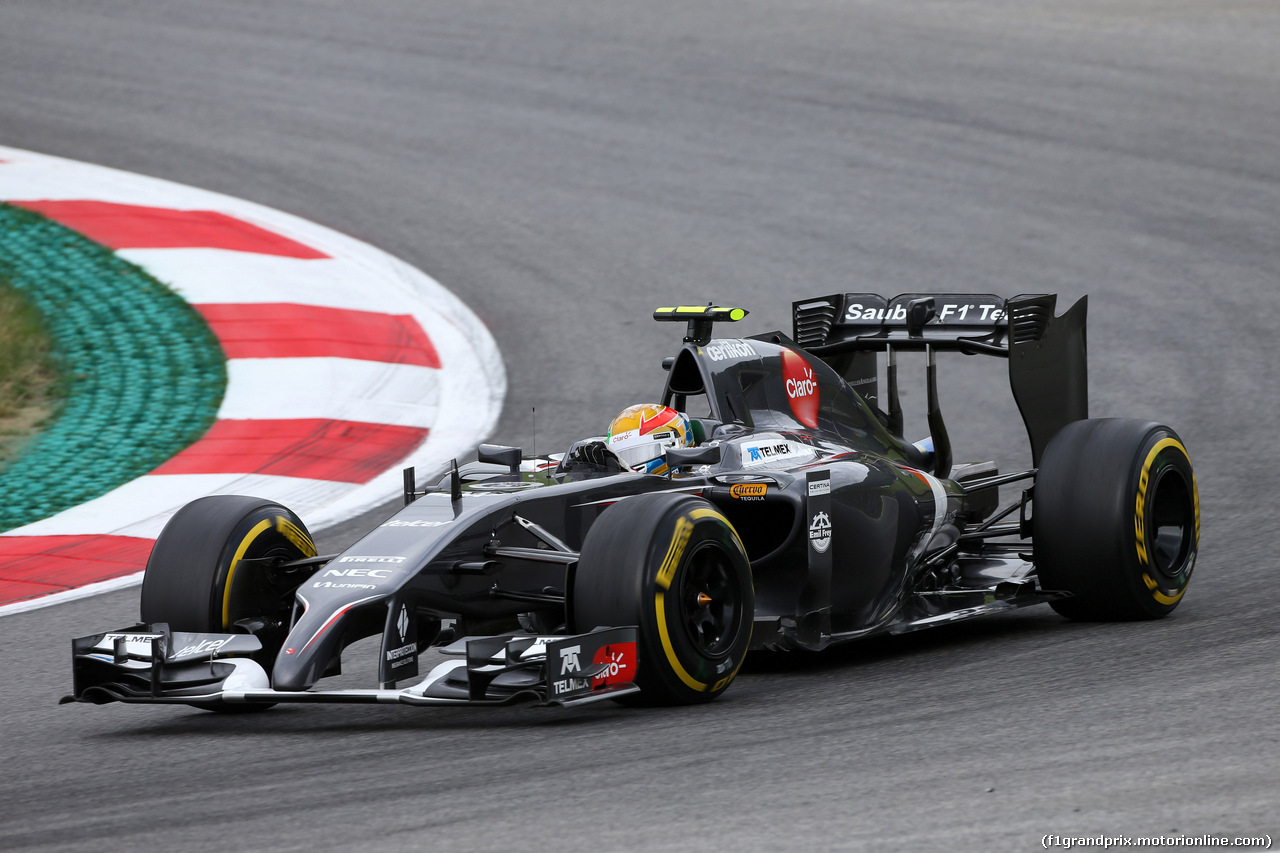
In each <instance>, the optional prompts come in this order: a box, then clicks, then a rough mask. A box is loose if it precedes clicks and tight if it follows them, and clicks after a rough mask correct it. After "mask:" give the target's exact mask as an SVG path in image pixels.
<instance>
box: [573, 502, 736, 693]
mask: <svg viewBox="0 0 1280 853" xmlns="http://www.w3.org/2000/svg"><path fill="white" fill-rule="evenodd" d="M572 614H573V624H574V627H575V630H577V631H589V630H591V629H593V628H596V627H605V626H621V625H636V626H638V627H639V643H638V645H639V652H640V666H639V671H638V675H637V678H636V682H637V684H638V685H639V686H640V693H639V694H638V695H632V696H628V697H625V699H624V700H623V701H627V702H628V704H657V705H684V704H692V703H695V702H706V701H709V700H711V699H714V698H716V697H717V696H719V695H720V694H721V693H723V692H724V690H725V689H726V688H727V687H728V686H729V684H730V683H731V682H732V681H733V678H734V676H735V675H737V673H738V669H739V667H741V666H742V661H743V659H744V658H745V657H746V654H747V648H748V646H749V645H750V642H751V626H752V620H753V618H754V615H755V591H754V589H753V587H752V584H751V564H750V562H749V561H748V560H747V552H746V550H745V549H744V548H743V546H742V542H741V540H740V539H739V538H738V534H737V532H736V531H735V530H734V529H733V525H732V524H730V523H729V520H728V519H727V518H725V517H724V515H722V514H721V513H720V511H719V510H718V509H716V508H715V507H714V506H712V505H711V504H710V503H708V502H707V501H705V500H702V499H701V498H695V497H691V496H688V495H680V494H672V493H669V492H662V493H657V494H648V495H640V496H637V497H633V498H627V499H625V500H622V501H619V502H618V503H616V504H614V505H613V506H612V507H610V508H609V509H607V510H605V512H604V513H602V514H601V516H600V518H599V519H597V520H596V522H595V523H594V524H593V525H592V527H591V529H590V530H589V531H588V532H587V537H586V540H585V541H584V542H583V546H582V554H581V557H580V559H579V561H578V567H577V570H576V571H575V573H574V580H573V597H572Z"/></svg>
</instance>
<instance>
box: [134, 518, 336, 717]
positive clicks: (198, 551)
mask: <svg viewBox="0 0 1280 853" xmlns="http://www.w3.org/2000/svg"><path fill="white" fill-rule="evenodd" d="M315 555H316V547H315V543H314V542H313V541H312V539H311V534H310V533H308V532H307V528H306V526H305V525H304V524H303V523H302V521H301V519H299V518H298V517H297V516H296V515H294V514H293V513H292V512H290V511H289V510H287V509H285V508H284V507H282V506H280V505H279V504H276V503H274V502H272V501H269V500H266V499H264V498H254V497H245V496H243V495H212V496H209V497H205V498H200V499H198V500H195V501H192V502H191V503H189V504H187V505H186V506H184V507H183V508H182V509H180V510H178V512H177V513H176V514H175V515H174V516H173V518H171V519H170V520H169V523H168V524H166V525H165V527H164V530H163V531H162V532H161V533H160V537H159V538H158V539H156V544H155V547H154V548H152V550H151V557H150V558H149V559H148V560H147V568H146V572H145V573H144V574H143V576H142V608H141V609H142V621H143V622H149V623H156V622H165V623H168V625H169V628H170V630H173V631H191V632H195V633H211V634H227V633H239V632H240V631H242V630H245V625H246V624H250V623H260V624H254V627H255V628H256V630H254V633H255V634H256V636H257V637H258V639H259V640H261V641H262V646H263V647H262V650H261V651H259V652H257V653H256V654H254V655H253V658H254V660H256V661H257V662H258V663H259V664H261V665H262V667H263V668H264V669H266V670H267V671H268V672H270V671H271V666H272V664H273V663H274V661H275V658H276V655H277V654H278V653H279V651H280V647H281V644H282V643H283V642H284V638H285V636H286V635H287V634H288V628H289V620H290V614H291V611H292V608H293V592H294V590H296V589H297V586H298V583H300V582H301V580H302V578H303V575H304V574H305V573H300V574H299V573H295V574H293V575H292V576H282V575H280V574H278V573H274V572H272V571H270V568H269V564H268V563H267V562H265V561H259V559H258V558H263V557H268V558H270V557H279V558H282V559H283V560H296V559H300V558H303V557H314V556H315ZM238 622H239V623H241V624H240V625H237V623H238ZM202 707H204V706H202ZM207 707H210V708H211V709H212V710H222V711H250V710H263V709H265V708H267V707H270V706H268V705H216V706H207Z"/></svg>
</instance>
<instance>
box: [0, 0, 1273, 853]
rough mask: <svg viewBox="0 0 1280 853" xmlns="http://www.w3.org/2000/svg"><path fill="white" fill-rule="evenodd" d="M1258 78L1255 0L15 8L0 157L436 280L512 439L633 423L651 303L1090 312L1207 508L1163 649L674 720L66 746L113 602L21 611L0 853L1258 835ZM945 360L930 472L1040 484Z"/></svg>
mask: <svg viewBox="0 0 1280 853" xmlns="http://www.w3.org/2000/svg"><path fill="white" fill-rule="evenodd" d="M1277 44H1280V6H1277V5H1276V4H1274V3H1271V2H1220V3H1214V4H1205V3H1199V2H1128V3H1114V2H1084V3H1073V4H1054V3H1044V2H1025V0H1009V2H1004V3H1001V2H977V1H976V0H975V2H955V3H934V2H913V3H909V4H902V3H897V2H888V0H886V2H871V0H868V1H867V2H836V0H804V2H800V0H796V2H791V3H786V2H776V0H737V1H736V2H727V1H726V0H710V2H700V3H697V4H689V3H682V2H660V0H653V2H648V1H646V2H634V0H631V1H629V2H612V0H596V2H592V3H575V2H563V0H546V2H542V3H538V4H532V3H524V2H465V3H447V4H443V3H442V4H419V3H410V2H391V0H367V1H366V2H362V3H359V4H349V3H340V2H336V0H334V2H320V1H319V0H317V2H302V0H275V2H272V3H269V4H258V3H247V2H244V3H231V2H212V0H202V2H199V3H195V2H189V3H174V4H167V5H164V6H160V5H158V4H154V3H148V2H140V0H133V2H130V0H118V2H113V3H110V4H101V3H91V2H83V0H58V2H52V3H51V2H47V0H8V2H5V3H4V4H2V5H0V141H3V142H4V143H5V144H8V145H12V146H16V147H22V148H29V149H33V150H37V151H42V152H46V153H50V154H58V155H62V156H67V157H72V158H76V159H81V160H87V161H90V162H95V163H101V164H104V165H108V166H115V167H119V168H124V169H130V170H133V171H137V172H141V173H144V174H149V175H156V176H160V177H166V178H171V179H174V180H177V181H181V182H183V183H188V184H193V185H196V186H200V187H205V188H208V189H212V190H217V191H220V192H224V193H230V194H232V195H236V196H240V197H244V198H248V199H250V200H253V201H257V202H260V203H264V204H267V205H270V206H273V207H277V208H280V209H282V210H286V211H289V212H292V213H297V214H300V215H303V216H306V217H308V218H311V219H314V220H316V221H318V222H321V223H323V224H325V225H329V226H331V227H335V228H337V229H339V230H342V231H345V232H347V233H350V234H352V235H354V236H356V237H359V238H361V239H364V240H367V241H369V242H372V243H374V244H375V245H377V246H379V247H381V248H383V249H386V250H388V251H390V252H392V253H393V254H396V255H398V256H400V257H402V258H404V259H405V260H407V261H409V262H410V263H413V264H415V265H417V266H419V267H421V268H422V269H424V270H425V271H427V272H428V273H429V274H431V275H432V276H434V277H436V278H437V279H439V280H440V281H441V282H443V283H444V284H445V285H446V286H447V287H449V288H451V289H452V290H454V291H455V292H456V293H458V294H459V295H460V296H461V297H462V298H463V299H464V300H465V301H467V302H468V304H469V305H470V306H471V307H472V308H473V309H474V310H476V311H477V312H478V313H479V314H480V316H481V317H482V318H483V319H484V320H485V321H486V322H487V323H488V324H489V325H490V327H491V328H492V330H493V332H494V334H495V336H496V337H497V339H498V341H499V344H500V345H501V346H502V347H503V351H504V354H505V357H506V360H507V368H508V371H509V378H510V382H511V391H510V395H509V398H508V405H507V408H506V411H505V413H504V416H503V420H502V423H501V427H500V429H499V431H498V433H497V434H496V436H495V438H496V439H498V440H503V441H509V442H513V443H520V444H524V445H525V446H526V447H529V446H531V445H532V444H533V441H534V437H533V429H532V426H531V421H532V418H531V413H530V408H531V407H532V406H534V405H536V406H537V407H538V413H537V438H536V441H537V445H538V449H540V450H544V451H545V450H548V449H552V448H555V447H559V446H563V445H564V444H565V443H566V442H567V441H568V440H570V439H571V438H574V437H578V436H581V435H586V434H592V433H596V432H599V431H602V430H603V428H604V425H605V424H606V423H607V420H608V418H609V417H610V416H611V415H612V414H613V412H614V411H615V410H617V409H620V408H621V407H622V406H623V405H625V404H628V403H631V402H636V401H638V400H643V399H648V398H652V397H654V396H655V395H656V393H657V389H658V388H659V386H660V382H661V380H662V375H661V372H660V370H659V368H658V362H659V360H660V359H661V357H662V356H663V355H665V354H667V353H668V352H670V351H671V350H672V347H673V346H674V344H675V343H677V342H678V334H676V329H674V328H670V327H662V326H660V325H659V324H656V323H653V322H651V321H650V320H649V319H648V312H649V311H650V310H651V309H652V308H653V307H654V306H655V305H657V304H659V303H670V302H672V301H694V300H704V299H714V300H716V301H717V302H719V303H721V304H725V303H728V304H737V305H742V306H744V307H747V308H749V309H751V311H752V316H751V317H750V318H748V321H747V322H746V325H748V326H749V327H750V328H749V329H748V331H758V330H762V329H764V328H772V327H782V328H784V329H785V328H786V327H787V326H788V324H789V320H788V311H789V304H790V301H791V300H792V299H794V298H799V297H803V296H813V295H820V294H826V293H831V292H836V291H840V290H844V289H866V290H873V291H881V292H885V293H894V292H899V291H908V290H917V289H920V290H927V289H941V290H954V291H966V290H973V291H978V292H984V291H994V292H997V293H1001V294H1013V293H1018V292H1045V291H1056V292H1059V293H1061V294H1063V296H1064V298H1067V299H1074V298H1075V297H1077V296H1079V295H1082V294H1084V293H1088V294H1089V295H1090V314H1091V317H1090V324H1091V330H1090V336H1089V343H1090V358H1091V366H1092V369H1091V374H1090V380H1091V391H1092V413H1093V414H1094V415H1124V416H1138V417H1151V418H1155V419H1159V420H1163V421H1167V422H1168V423H1171V424H1173V425H1174V426H1175V427H1176V428H1177V429H1178V430H1179V431H1180V433H1181V435H1182V437H1183V438H1184V439H1185V441H1186V444H1187V446H1188V447H1189V449H1190V451H1191V454H1192V458H1193V459H1194V460H1195V462H1196V464H1197V470H1198V475H1199V482H1200V493H1201V502H1202V508H1203V517H1204V522H1203V539H1202V551H1201V560H1200V562H1199V565H1198V567H1197V572H1196V578H1195V580H1194V582H1193V583H1192V586H1191V590H1190V592H1189V593H1188V594H1187V596H1186V598H1185V599H1184V601H1183V604H1182V606H1181V607H1180V608H1179V610H1178V611H1177V613H1176V614H1175V615H1174V616H1173V617H1172V618H1170V619H1168V620H1165V621H1163V622H1156V623H1144V624H1119V625H1079V624H1072V623H1069V622H1066V621H1064V620H1062V619H1060V618H1059V617H1057V616H1056V615H1054V614H1053V613H1052V612H1050V611H1049V610H1048V609H1047V608H1043V607H1042V608H1033V609H1030V610H1027V611H1021V612H1018V613H1014V614H1010V615H1008V616H1005V617H1004V618H999V619H994V620H991V621H987V622H980V623H971V624H967V625H964V626H953V627H951V628H944V629H939V630H936V631H933V632H926V633H924V634H922V635H916V636H913V637H910V638H906V639H894V640H883V641H879V640H878V641H873V642H869V643H866V644H863V645H860V646H853V647H848V648H846V649H842V650H839V651H836V652H834V653H831V654H826V655H822V656H817V657H797V656H790V657H785V656H782V657H768V658H760V659H757V660H754V661H753V662H751V663H750V664H749V668H748V670H747V671H746V672H745V673H744V674H743V675H742V676H741V677H740V678H739V680H738V681H737V683H736V684H735V685H734V687H733V688H732V689H731V690H730V691H729V692H728V693H727V694H726V695H725V696H724V697H723V698H722V700H720V701H718V702H715V703H713V704H711V705H709V706H704V707H697V708H688V709H676V710H657V711H654V710H648V711H633V710H625V709H621V708H613V707H608V708H596V709H587V710H582V711H575V712H568V713H566V712H561V711H553V710H528V709H523V710H509V711H499V712H482V711H476V710H443V711H422V710H414V709H408V708H403V709H402V708H393V707H385V708H384V707H329V708H324V707H310V708H277V709H274V710H272V711H270V712H268V713H266V714H260V715H253V716H248V717H224V716H215V715H212V714H206V713H202V712H197V711H187V710H182V709H176V708H130V707H123V706H111V707H102V708H98V707H89V706H78V705H77V706H70V707H61V708H60V707H58V706H57V705H56V704H55V703H56V701H57V699H58V697H59V696H61V695H63V694H64V693H66V692H68V691H69V689H70V661H69V660H68V651H69V650H68V646H69V643H68V639H69V638H70V637H72V636H73V635H78V634H84V633H90V632H92V631H95V630H103V629H108V628H114V627H117V626H119V625H122V624H128V623H129V622H131V621H132V620H133V619H134V618H135V616H136V608H137V591H136V590H127V591H123V592H118V593H113V594H109V595H104V596H101V597H98V598H94V599H91V600H85V601H78V602H74V603H70V604H64V605H60V606H57V607H53V608H49V609H46V610H41V611H38V612H33V613H27V614H20V615H15V616H10V617H5V618H3V619H0V640H2V641H3V645H2V647H0V715H2V718H3V721H4V726H5V734H4V735H3V739H2V740H0V768H3V769H2V770H0V848H2V849H22V850H100V849H126V848H129V849H174V850H193V851H195V850H210V851H213V850H218V851H222V850H226V849H228V848H232V849H263V850H266V849H270V850H338V849H350V848H352V847H355V846H357V845H361V846H363V847H365V849H369V850H420V849H433V848H449V849H460V850H475V851H481V850H531V849H548V850H568V851H574V850H688V849H701V850H730V849H732V850H770V851H773V850H784V849H786V850H790V849H794V850H827V849H852V850H857V849H885V850H902V849H938V848H944V847H948V848H949V847H959V848H964V849H999V850H1028V849H1033V848H1038V846H1039V845H1040V839H1041V836H1042V835H1044V834H1046V833H1056V834H1060V835H1098V834H1107V835H1123V834H1129V835H1157V834H1162V833H1165V834H1169V833H1172V834H1188V835H1196V834H1204V833H1213V834H1219V835H1230V834H1240V835H1242V834H1248V835H1256V834H1261V833H1270V834H1271V835H1272V837H1275V836H1276V835H1277V831H1278V830H1280V821H1278V820H1277V817H1276V805H1277V803H1280V775H1278V774H1277V773H1276V766H1277V763H1278V759H1280V717H1278V715H1277V712H1276V707H1277V690H1278V684H1280V678H1278V677H1277V676H1278V675H1280V671H1278V670H1280V664H1278V663H1277V628H1276V625H1277V624H1280V623H1278V617H1280V613H1278V612H1277V610H1278V607H1277V601H1278V600H1277V591H1276V590H1277V586H1276V582H1275V577H1276V558H1275V556H1274V548H1273V542H1274V540H1275V525H1276V521H1275V512H1274V507H1275V505H1276V500H1277V490H1276V483H1277V482H1278V481H1280V477H1278V475H1280V470H1278V469H1280V464H1278V463H1277V459H1276V454H1275V450H1274V431H1275V427H1276V424H1277V423H1280V404H1278V403H1277V398H1278V396H1280V395H1277V383H1276V379H1275V370H1274V364H1275V359H1276V355H1277V347H1276V343H1275V338H1274V335H1275V329H1276V328H1277V327H1278V326H1280V310H1278V307H1277V306H1278V304H1280V303H1278V300H1277V297H1276V295H1275V287H1276V285H1277V283H1278V282H1280V238H1277V232H1276V222H1277V219H1278V218H1280V158H1278V157H1277V152H1278V151H1280V148H1278V147H1277V140H1278V139H1280V50H1277V49H1276V45H1277ZM959 361H960V363H958V364H957V363H954V362H951V361H947V362H944V364H943V378H944V382H945V387H944V397H943V402H944V410H945V411H946V413H947V414H948V416H949V418H950V420H951V422H952V424H953V432H954V438H955V443H956V446H957V455H958V457H960V458H983V457H991V456H994V457H995V458H997V459H999V460H1000V461H1001V462H1002V464H1003V465H1005V466H1006V467H1010V466H1013V465H1017V464H1020V463H1025V462H1026V453H1025V451H1021V450H1018V449H1017V448H1018V446H1019V444H1020V442H1022V441H1023V439H1022V436H1021V428H1020V425H1019V423H1018V421H1017V417H1016V414H1015V412H1014V410H1013V407H1012V405H1011V404H1010V403H1008V402H1007V401H1008V393H1007V388H1006V387H1005V383H1004V379H1003V377H1002V372H1001V368H1000V366H999V365H995V366H992V365H984V364H980V363H978V362H976V361H975V360H972V359H960V360H959ZM909 369H910V368H908V370H909ZM908 375H910V374H908ZM905 402H906V405H907V406H908V407H912V406H915V407H916V409H917V410H918V409H920V408H922V395H921V393H919V392H918V391H917V392H916V393H915V394H912V395H909V396H907V397H906V401H905ZM916 423H919V419H917V420H916ZM354 535H355V532H354V529H353V527H351V526H346V527H343V528H340V529H336V530H331V531H327V532H326V533H325V534H324V535H322V536H321V537H320V538H321V540H322V542H321V544H322V547H324V548H326V549H327V548H329V547H338V546H342V545H345V544H346V543H347V542H349V541H351V539H352V538H353V536H354ZM364 653H365V656H366V657H367V656H368V650H367V649H365V650H364ZM360 656H361V649H360V647H357V649H355V650H354V652H353V654H352V658H356V659H359V658H360ZM358 663H359V661H358V660H349V662H348V669H349V671H350V670H351V669H354V668H358ZM342 681H343V683H344V684H346V683H351V682H352V681H353V679H351V678H350V677H349V676H344V677H343V679H342Z"/></svg>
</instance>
